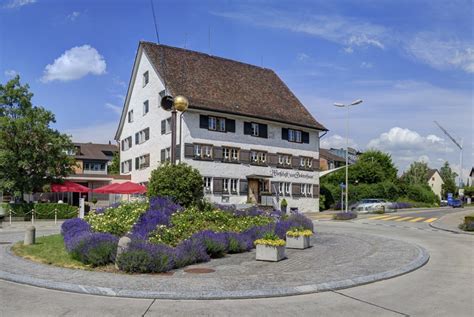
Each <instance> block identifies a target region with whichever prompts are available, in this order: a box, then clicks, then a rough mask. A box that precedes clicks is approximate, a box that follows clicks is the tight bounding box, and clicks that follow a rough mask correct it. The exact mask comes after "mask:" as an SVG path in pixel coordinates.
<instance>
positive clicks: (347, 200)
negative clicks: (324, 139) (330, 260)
mask: <svg viewBox="0 0 474 317" xmlns="http://www.w3.org/2000/svg"><path fill="white" fill-rule="evenodd" d="M360 103H362V99H357V100H354V101H353V102H351V103H350V104H348V105H345V104H342V103H334V106H336V107H340V108H344V107H345V108H347V120H346V204H345V205H346V206H345V207H346V212H349V108H350V107H351V106H355V105H358V104H360Z"/></svg>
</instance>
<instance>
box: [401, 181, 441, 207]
mask: <svg viewBox="0 0 474 317" xmlns="http://www.w3.org/2000/svg"><path fill="white" fill-rule="evenodd" d="M402 191H403V194H404V195H403V196H404V197H406V198H408V199H410V200H413V201H415V202H422V203H428V204H432V205H437V204H438V203H439V198H438V196H436V194H435V193H433V191H432V190H431V188H430V187H429V186H428V185H420V184H405V185H404V186H403V187H402Z"/></svg>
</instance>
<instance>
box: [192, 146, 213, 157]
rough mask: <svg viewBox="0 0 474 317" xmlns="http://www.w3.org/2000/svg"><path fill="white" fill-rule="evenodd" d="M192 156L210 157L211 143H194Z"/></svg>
mask: <svg viewBox="0 0 474 317" xmlns="http://www.w3.org/2000/svg"><path fill="white" fill-rule="evenodd" d="M194 158H197V159H212V145H203V144H194Z"/></svg>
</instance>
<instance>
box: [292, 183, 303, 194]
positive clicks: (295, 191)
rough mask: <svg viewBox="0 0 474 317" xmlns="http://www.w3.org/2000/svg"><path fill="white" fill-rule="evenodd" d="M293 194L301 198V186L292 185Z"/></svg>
mask: <svg viewBox="0 0 474 317" xmlns="http://www.w3.org/2000/svg"><path fill="white" fill-rule="evenodd" d="M291 194H292V195H293V196H301V184H296V183H293V184H291Z"/></svg>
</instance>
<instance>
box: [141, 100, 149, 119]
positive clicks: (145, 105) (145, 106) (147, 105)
mask: <svg viewBox="0 0 474 317" xmlns="http://www.w3.org/2000/svg"><path fill="white" fill-rule="evenodd" d="M148 111H150V103H149V102H148V100H147V101H145V102H144V103H143V115H146V114H147V113H148Z"/></svg>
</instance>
